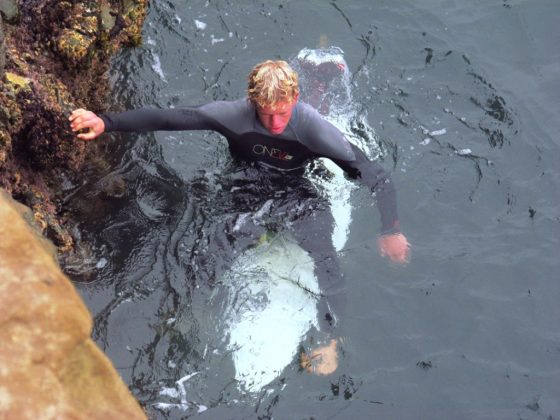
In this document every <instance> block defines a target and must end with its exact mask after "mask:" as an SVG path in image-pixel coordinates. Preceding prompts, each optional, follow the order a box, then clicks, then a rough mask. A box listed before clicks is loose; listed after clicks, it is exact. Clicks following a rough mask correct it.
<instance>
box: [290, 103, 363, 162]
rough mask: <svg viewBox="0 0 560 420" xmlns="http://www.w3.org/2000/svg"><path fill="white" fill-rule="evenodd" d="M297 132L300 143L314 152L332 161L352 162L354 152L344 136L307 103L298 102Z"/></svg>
mask: <svg viewBox="0 0 560 420" xmlns="http://www.w3.org/2000/svg"><path fill="white" fill-rule="evenodd" d="M297 112H298V121H297V126H298V128H297V131H298V137H299V139H300V141H301V142H302V143H303V144H305V146H307V147H308V148H309V149H310V150H312V151H313V152H315V153H317V154H319V155H321V156H324V157H328V158H331V159H340V160H346V161H352V160H354V159H355V155H354V152H353V151H352V148H351V146H350V143H348V141H347V140H346V138H345V137H344V134H342V132H341V131H340V130H339V129H338V128H337V127H335V126H334V125H333V124H331V123H330V122H329V121H328V120H327V119H326V118H325V117H323V116H322V115H321V114H320V113H319V112H318V111H317V110H316V109H315V108H313V107H312V106H311V105H309V104H307V103H305V102H298V105H297Z"/></svg>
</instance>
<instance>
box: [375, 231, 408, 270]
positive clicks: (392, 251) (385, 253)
mask: <svg viewBox="0 0 560 420" xmlns="http://www.w3.org/2000/svg"><path fill="white" fill-rule="evenodd" d="M377 244H378V245H379V252H380V253H381V256H382V257H389V258H390V259H391V261H394V262H398V263H400V264H404V263H407V262H408V257H409V251H410V244H409V243H408V241H407V239H406V237H405V236H404V235H403V234H402V233H394V234H391V235H383V236H381V237H380V238H379V240H378V241H377Z"/></svg>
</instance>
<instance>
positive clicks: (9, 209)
mask: <svg viewBox="0 0 560 420" xmlns="http://www.w3.org/2000/svg"><path fill="white" fill-rule="evenodd" d="M25 219H27V221H26V220H25ZM30 223H31V224H30ZM34 223H35V217H34V215H33V213H32V211H31V210H29V209H27V208H25V207H23V206H22V205H20V204H18V203H16V202H14V201H13V200H12V199H11V198H10V197H9V196H8V195H7V194H6V193H4V192H0V237H2V241H0V343H1V345H0V418H2V419H12V418H13V419H33V420H35V419H55V418H56V419H66V418H71V419H113V418H115V419H117V418H122V419H144V418H145V415H144V413H143V411H142V409H141V408H140V406H139V405H138V403H137V402H136V401H135V400H134V398H133V397H132V395H131V394H130V393H129V391H128V389H127V387H126V385H125V384H124V383H123V382H122V380H121V378H120V377H119V376H118V374H117V373H116V372H115V370H114V369H113V367H112V365H111V362H110V361H109V360H108V359H107V357H106V356H105V355H104V354H103V352H101V350H99V349H98V348H97V346H96V345H95V344H94V343H93V341H92V340H91V338H90V334H91V328H92V320H91V317H90V315H89V313H88V311H87V309H86V307H85V306H84V304H83V303H82V301H81V299H80V297H79V295H78V294H77V293H76V291H75V289H74V287H73V286H72V283H71V282H70V281H69V280H68V278H67V277H66V276H65V275H64V274H63V273H62V272H61V271H60V269H59V267H58V265H57V263H56V260H55V251H56V250H55V248H54V247H53V246H52V245H50V244H49V243H48V241H46V240H45V239H44V238H43V237H42V236H41V235H40V234H39V233H38V232H36V231H35V230H34V229H33V228H32V226H33V224H34Z"/></svg>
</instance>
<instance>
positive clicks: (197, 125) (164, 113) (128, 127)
mask: <svg viewBox="0 0 560 420" xmlns="http://www.w3.org/2000/svg"><path fill="white" fill-rule="evenodd" d="M202 109H203V107H198V108H196V107H193V108H173V109H157V108H142V109H135V110H131V111H125V112H121V113H118V114H102V115H100V116H99V117H100V118H101V119H102V120H103V122H104V123H105V131H129V132H130V131H134V132H144V131H175V130H215V129H216V125H215V120H214V119H213V118H209V117H208V114H206V113H204V112H202Z"/></svg>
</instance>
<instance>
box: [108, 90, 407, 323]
mask: <svg viewBox="0 0 560 420" xmlns="http://www.w3.org/2000/svg"><path fill="white" fill-rule="evenodd" d="M101 118H102V119H103V121H104V123H105V131H133V132H142V131H157V130H165V131H170V130H213V131H216V132H218V133H220V134H222V135H223V136H224V137H225V138H226V139H227V141H228V144H229V148H230V151H231V153H232V155H234V156H235V157H236V158H240V159H243V160H246V161H250V162H259V163H261V164H263V165H265V166H267V167H272V168H276V169H278V170H279V171H270V172H271V175H270V176H269V177H267V180H268V181H267V182H265V183H264V184H267V183H268V184H270V183H272V184H271V185H272V188H281V189H282V191H278V194H275V196H276V197H280V198H284V200H279V202H280V203H281V204H279V205H278V206H277V207H278V208H277V209H275V210H274V211H275V212H276V213H282V214H288V213H289V212H290V210H289V209H286V207H290V206H291V205H292V204H290V203H292V201H293V200H290V198H289V196H290V193H288V192H286V191H292V193H291V196H293V195H294V194H293V191H296V193H297V194H298V195H300V196H301V195H302V194H307V195H310V196H313V194H312V193H310V188H309V183H307V184H306V183H303V184H302V183H299V184H298V183H297V182H296V183H295V184H294V177H298V178H301V174H302V172H303V171H301V169H302V168H303V167H304V166H305V165H306V164H307V163H308V162H309V161H311V160H313V159H315V158H321V157H325V158H329V159H331V160H332V161H333V162H335V163H336V164H337V165H338V166H339V167H341V168H342V169H343V170H344V172H345V173H346V174H347V175H348V176H349V177H350V178H353V179H357V180H358V181H359V182H361V183H363V184H365V185H367V186H368V187H369V188H370V190H371V191H372V193H375V198H376V203H377V207H378V209H379V212H380V216H381V233H382V234H387V233H396V232H398V231H399V222H398V218H397V206H396V198H395V190H394V187H393V184H392V182H391V180H390V178H389V177H388V175H387V173H386V172H385V171H384V170H383V168H382V167H381V166H380V165H378V164H377V163H376V162H372V161H369V160H368V159H367V157H366V156H365V155H364V153H363V152H362V151H361V150H359V149H358V148H357V147H356V146H354V145H352V144H351V143H349V142H348V141H347V140H346V139H345V138H344V136H343V134H342V133H341V132H340V131H339V130H338V129H337V128H336V127H335V126H333V125H332V124H331V123H329V122H328V121H326V120H325V119H324V118H323V117H322V116H321V115H320V114H319V113H318V112H317V111H316V110H315V109H314V108H312V107H311V106H310V105H307V104H305V103H302V102H298V104H297V105H296V107H295V108H294V110H293V113H292V117H291V119H290V122H289V124H288V126H287V127H286V129H285V130H284V132H283V133H282V134H280V135H272V134H270V133H269V132H268V131H267V130H266V129H265V128H264V127H263V125H262V124H261V122H260V120H259V118H258V116H257V113H256V110H255V107H254V105H253V104H252V103H250V102H249V101H248V100H247V99H240V100H237V101H231V102H228V101H221V102H212V103H210V104H207V105H203V106H200V107H190V108H177V109H138V110H132V111H126V112H123V113H119V114H103V115H101ZM270 180H272V181H270ZM269 181H270V182H269ZM262 185H263V183H262V182H261V183H260V184H259V186H258V187H257V188H260V187H262ZM290 185H292V187H290ZM297 185H299V187H298V186H297ZM249 189H250V190H251V191H249V194H251V193H252V194H257V193H258V192H257V191H254V190H255V188H254V186H252V187H251V188H249ZM233 190H234V189H232V191H233ZM235 191H236V193H235V194H238V195H241V194H246V193H247V191H244V190H243V188H239V187H235ZM268 198H270V197H265V199H268ZM262 202H264V201H262V200H261V203H262ZM333 222H334V221H333V218H332V215H331V213H330V211H329V209H328V205H327V206H325V205H322V206H316V207H315V208H314V209H313V211H312V212H310V213H309V215H308V216H306V217H300V216H297V217H293V218H292V220H291V222H290V223H291V225H292V229H291V231H292V233H293V235H294V236H295V237H296V239H297V240H298V242H299V243H300V245H301V246H302V247H303V248H304V249H306V250H307V251H308V252H310V254H311V255H312V256H313V257H314V259H315V261H316V269H317V277H318V279H319V283H320V286H321V290H322V291H323V293H325V295H326V296H327V299H328V303H327V304H328V305H330V306H331V307H333V306H334V307H336V308H331V309H332V310H333V312H335V313H336V314H337V315H340V312H341V310H342V306H344V304H343V301H344V300H345V298H344V295H345V294H344V293H343V290H342V289H344V283H345V282H344V280H343V278H342V275H341V273H340V270H339V268H338V262H337V258H336V252H335V250H334V247H333V245H332V239H331V235H332V227H333ZM321 310H323V309H321ZM325 311H326V310H325ZM324 313H326V312H324ZM326 318H327V319H328V318H329V315H327V316H326ZM322 321H324V319H323V320H322Z"/></svg>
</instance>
